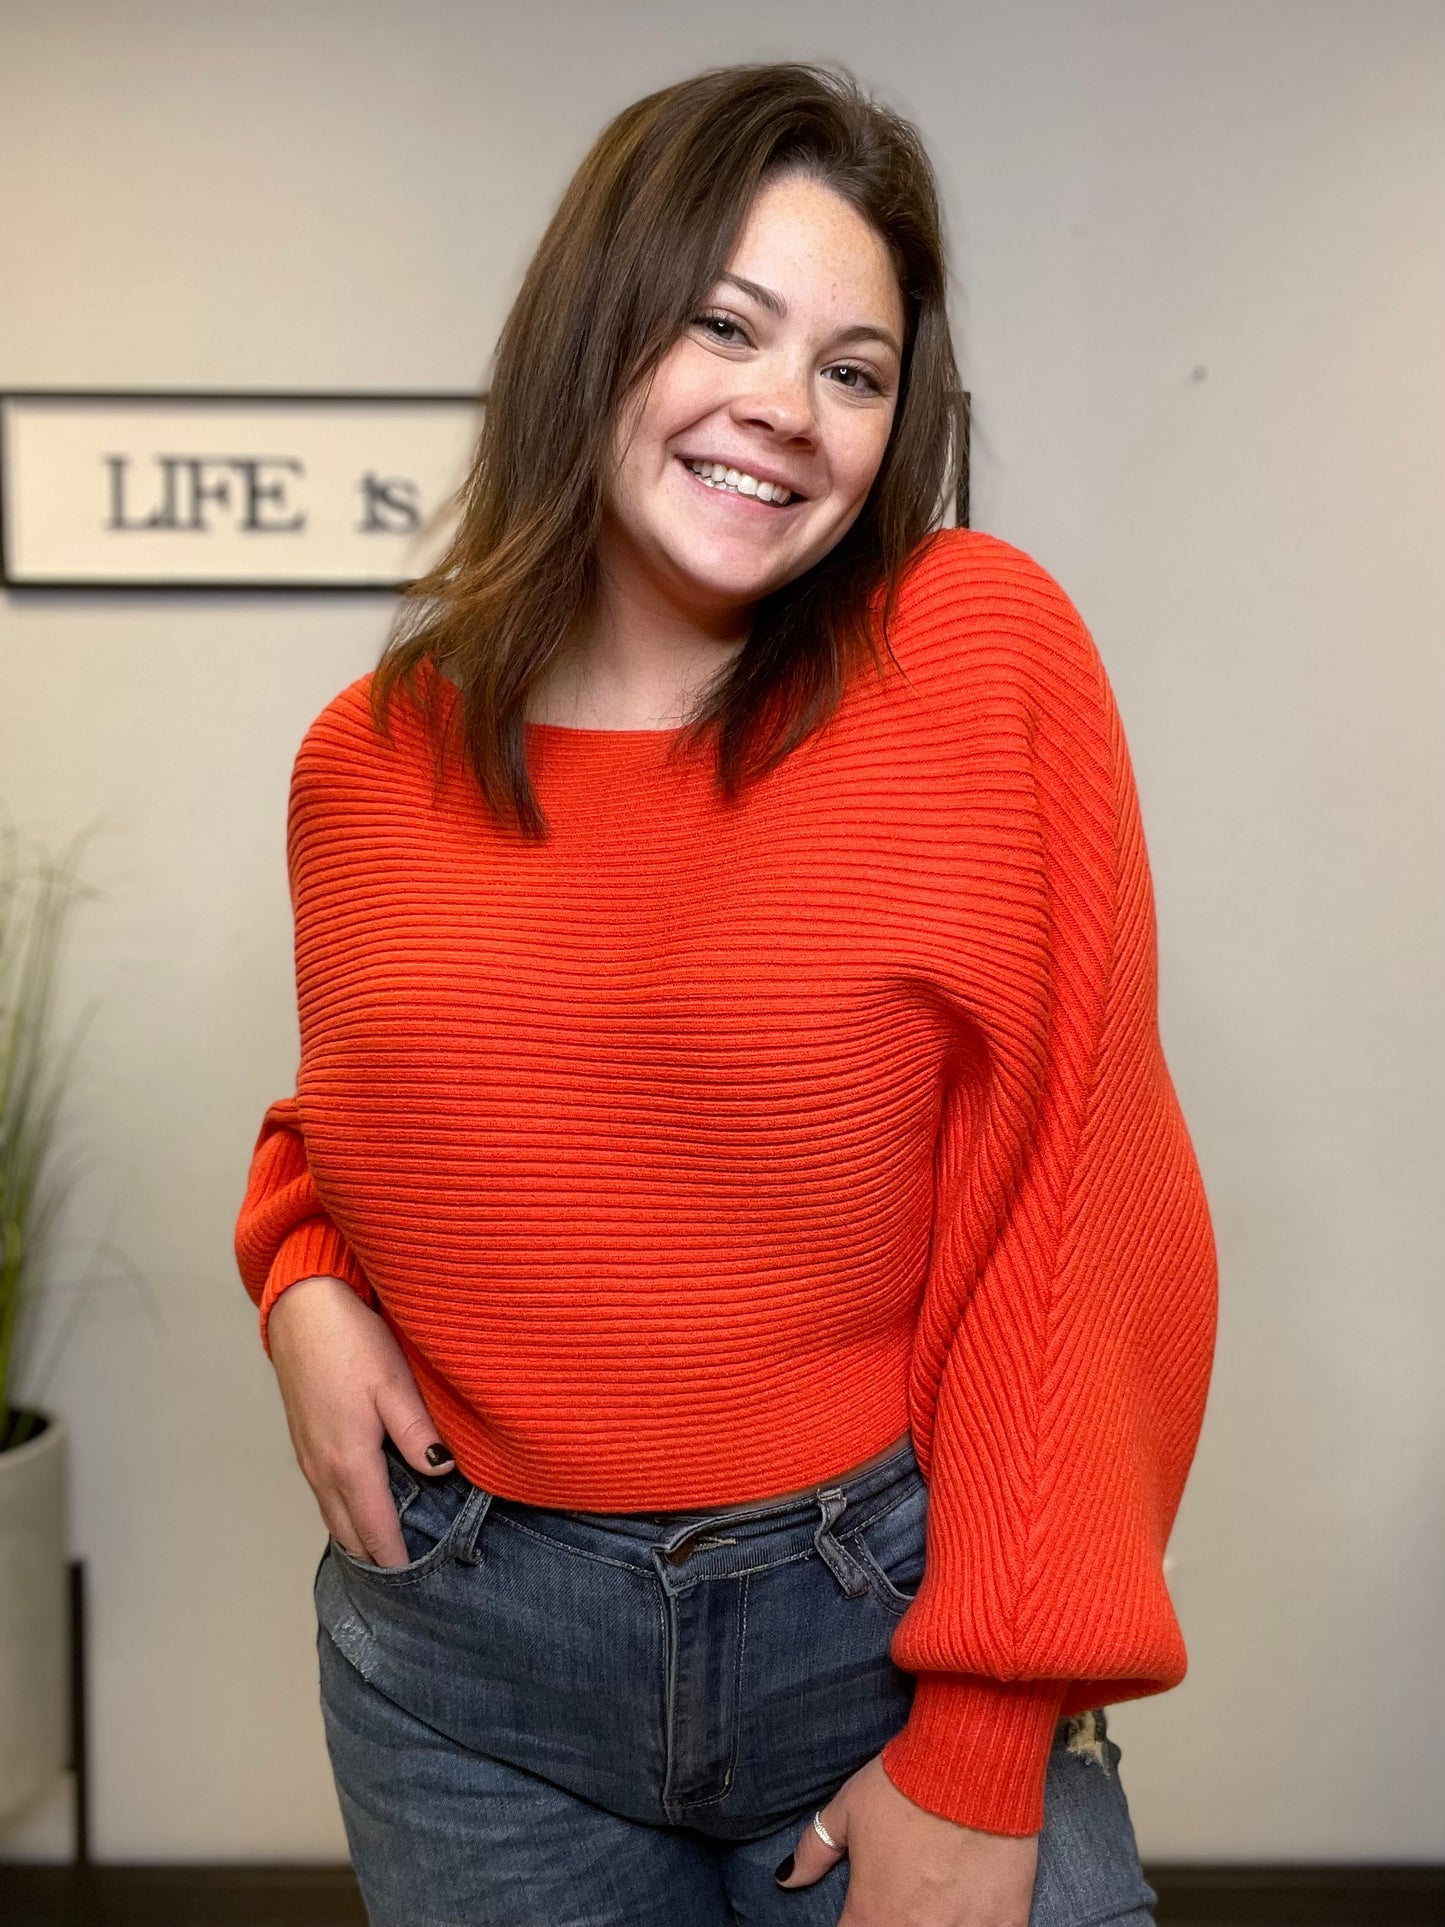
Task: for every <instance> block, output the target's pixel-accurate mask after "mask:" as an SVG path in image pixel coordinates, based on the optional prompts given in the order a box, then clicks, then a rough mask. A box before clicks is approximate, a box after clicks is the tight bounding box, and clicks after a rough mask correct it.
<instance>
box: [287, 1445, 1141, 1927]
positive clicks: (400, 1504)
mask: <svg viewBox="0 0 1445 1927" xmlns="http://www.w3.org/2000/svg"><path fill="white" fill-rule="evenodd" d="M384 1449H385V1452H386V1459H387V1465H388V1469H389V1473H390V1478H391V1490H392V1495H393V1497H394V1499H395V1502H396V1506H397V1512H398V1516H399V1518H400V1522H401V1530H402V1535H403V1538H404V1539H405V1541H406V1547H407V1551H408V1553H409V1554H410V1559H409V1562H408V1563H407V1564H406V1565H402V1566H396V1567H382V1566H373V1565H371V1564H369V1563H368V1562H366V1561H363V1560H359V1559H355V1558H353V1557H352V1556H351V1555H350V1554H349V1553H347V1552H345V1551H343V1550H342V1548H341V1547H340V1546H339V1545H337V1544H336V1542H335V1540H334V1539H332V1540H330V1541H329V1542H328V1544H327V1547H326V1550H325V1552H324V1553H323V1554H322V1557H321V1561H320V1564H319V1566H318V1567H317V1571H316V1580H315V1587H314V1593H315V1602H316V1611H317V1621H318V1625H317V1654H318V1659H319V1662H320V1682H321V1708H322V1715H323V1719H324V1723H325V1731H326V1742H327V1747H328V1751H329V1754H330V1758H331V1764H332V1769H333V1772H334V1775H335V1779H336V1788H337V1794H338V1797H339V1799H340V1803H341V1812H342V1818H343V1821H344V1824H345V1827H346V1834H347V1840H348V1843H349V1845H350V1849H351V1857H352V1864H353V1866H354V1868H355V1871H356V1875H357V1879H358V1881H359V1884H360V1887H361V1892H362V1896H363V1898H364V1900H365V1903H366V1907H367V1912H368V1917H369V1920H370V1922H371V1927H734V1924H735V1923H739V1922H749V1923H760V1924H762V1923H766V1927H774V1923H776V1924H777V1927H783V1924H784V1923H792V1924H793V1927H835V1923H836V1922H837V1920H838V1917H839V1914H840V1913H841V1911H842V1907H843V1900H844V1895H845V1893H846V1891H847V1883H848V1861H847V1858H846V1856H845V1857H844V1858H843V1859H842V1860H840V1861H839V1862H838V1864H837V1865H836V1866H834V1867H833V1868H832V1869H831V1870H830V1871H829V1872H828V1873H827V1874H826V1875H825V1876H824V1877H823V1878H822V1879H821V1880H819V1881H818V1882H816V1883H815V1884H814V1885H813V1886H811V1887H797V1888H791V1889H784V1888H780V1887H778V1886H777V1884H776V1882H775V1881H774V1878H773V1870H774V1868H775V1867H776V1866H777V1865H778V1863H779V1862H780V1861H781V1860H783V1859H784V1858H785V1857H786V1855H787V1854H788V1853H790V1852H791V1851H792V1849H793V1847H794V1845H795V1843H796V1841H797V1837H798V1834H799V1831H800V1829H801V1828H802V1827H803V1826H805V1825H806V1824H807V1823H808V1821H809V1820H810V1819H811V1817H812V1815H813V1812H814V1811H815V1809H816V1808H818V1807H820V1806H822V1805H823V1804H824V1802H825V1801H827V1800H829V1799H831V1798H832V1796H833V1795H834V1794H835V1793H836V1792H837V1791H838V1789H839V1788H840V1787H841V1786H842V1784H843V1782H844V1781H845V1780H846V1779H847V1778H848V1777H849V1775H850V1774H852V1773H854V1772H856V1770H857V1769H858V1768H859V1767H860V1766H862V1765H863V1764H864V1762H865V1761H866V1760H868V1759H870V1758H871V1757H872V1756H873V1755H874V1754H875V1753H877V1752H878V1751H879V1750H880V1749H881V1747H882V1746H883V1743H884V1741H885V1740H887V1739H888V1738H889V1737H890V1735H892V1734H893V1733H896V1732H897V1731H898V1729H899V1728H900V1727H901V1726H902V1725H903V1723H904V1721H905V1720H906V1719H907V1716H908V1709H909V1703H910V1700H911V1697H912V1692H913V1680H912V1676H911V1675H910V1674H907V1673H904V1672H902V1671H900V1670H899V1669H898V1668H897V1667H896V1666H894V1664H893V1662H892V1661H891V1659H890V1658H889V1656H888V1646H889V1641H890V1639H891V1638H892V1635H893V1632H894V1629H895V1627H896V1626H897V1624H898V1621H899V1619H900V1618H901V1616H902V1614H903V1613H904V1611H905V1610H906V1609H907V1606H908V1604H909V1601H910V1599H911V1597H912V1595H913V1592H914V1590H915V1589H916V1588H917V1585H918V1582H919V1579H920V1577H921V1575H922V1571H923V1558H924V1523H925V1515H926V1510H927V1500H928V1491H927V1487H926V1485H925V1484H924V1482H923V1479H922V1476H921V1474H920V1473H919V1470H918V1465H917V1461H916V1459H915V1458H914V1455H913V1450H912V1446H911V1444H910V1443H908V1442H907V1441H905V1442H904V1443H903V1444H902V1445H901V1446H900V1447H899V1449H898V1451H897V1452H895V1453H893V1454H891V1455H890V1456H889V1458H888V1459H887V1460H886V1461H885V1462H884V1463H883V1464H882V1465H879V1466H876V1467H874V1468H873V1469H872V1470H870V1471H868V1472H865V1473H862V1474H860V1475H858V1476H857V1477H855V1478H852V1479H847V1480H842V1481H840V1482H838V1483H836V1484H834V1485H832V1486H824V1487H820V1488H819V1490H818V1491H817V1493H816V1494H815V1495H813V1496H811V1497H809V1498H808V1499H806V1500H790V1501H785V1502H780V1501H776V1500H774V1501H770V1502H762V1503H759V1504H758V1505H756V1506H751V1507H749V1508H747V1510H746V1511H745V1512H737V1513H718V1512H716V1511H714V1512H712V1513H708V1512H705V1511H698V1512H671V1513H651V1514H641V1513H590V1512H579V1511H570V1510H561V1509H559V1510H551V1509H549V1508H546V1507H539V1506H531V1505H525V1504H522V1503H520V1502H519V1501H516V1500H512V1499H505V1498H500V1497H497V1496H495V1495H494V1494H492V1493H489V1492H486V1491H484V1490H482V1489H481V1488H480V1487H478V1486H474V1485H473V1484H471V1482H470V1481H469V1480H468V1479H466V1478H465V1477H464V1476H463V1475H462V1474H461V1473H460V1472H459V1471H453V1472H449V1473H444V1474H442V1475H440V1476H437V1477H429V1476H427V1475H425V1474H421V1473H417V1472H413V1471H412V1470H411V1469H410V1467H408V1465H407V1464H406V1462H405V1460H404V1459H403V1458H402V1457H401V1455H400V1453H399V1452H397V1450H396V1449H395V1447H394V1446H393V1445H392V1444H391V1442H390V1440H387V1441H386V1442H385V1447H384ZM1118 1768H1119V1747H1118V1746H1117V1744H1116V1743H1115V1742H1114V1741H1113V1740H1112V1739H1110V1738H1109V1737H1108V1733H1107V1726H1106V1721H1105V1716H1104V1713H1103V1711H1102V1709H1101V1710H1099V1711H1098V1712H1096V1713H1085V1714H1080V1715H1077V1716H1075V1717H1074V1719H1072V1720H1067V1719H1066V1720H1061V1721H1060V1723H1059V1726H1058V1728H1057V1731H1056V1733H1055V1738H1054V1744H1053V1748H1052V1751H1051V1753H1050V1756H1049V1763H1048V1777H1047V1782H1046V1788H1045V1816H1044V1827H1043V1831H1042V1833H1041V1835H1040V1837H1039V1863H1038V1876H1037V1880H1036V1884H1035V1889H1034V1902H1033V1908H1032V1912H1031V1914H1030V1917H1029V1918H1030V1927H1094V1923H1100V1922H1106V1921H1107V1922H1113V1923H1117V1924H1118V1927H1148V1923H1150V1922H1152V1919H1153V1915H1152V1912H1151V1911H1150V1910H1151V1908H1152V1907H1153V1905H1154V1903H1155V1901H1156V1900H1157V1896H1156V1894H1155V1893H1154V1891H1153V1889H1152V1888H1151V1887H1150V1886H1149V1885H1148V1884H1147V1882H1146V1881H1145V1879H1144V1876H1143V1872H1142V1870H1141V1868H1140V1864H1139V1856H1138V1851H1137V1848H1136V1845H1135V1840H1134V1831H1133V1826H1132V1824H1131V1821H1130V1818H1129V1809H1128V1804H1127V1802H1126V1800H1125V1797H1124V1790H1123V1787H1122V1786H1121V1784H1120V1780H1119V1772H1118Z"/></svg>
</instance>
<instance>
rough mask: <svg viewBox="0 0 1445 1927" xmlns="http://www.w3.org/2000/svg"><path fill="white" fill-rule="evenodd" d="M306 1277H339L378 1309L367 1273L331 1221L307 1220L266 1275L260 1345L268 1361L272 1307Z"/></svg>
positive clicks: (281, 1249)
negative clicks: (282, 1295)
mask: <svg viewBox="0 0 1445 1927" xmlns="http://www.w3.org/2000/svg"><path fill="white" fill-rule="evenodd" d="M303 1278H340V1279H342V1280H344V1281H345V1283H346V1284H348V1285H350V1286H351V1289H352V1290H353V1291H354V1292H355V1293H356V1295H357V1297H358V1298H359V1299H360V1300H361V1302H362V1304H364V1305H366V1306H367V1307H368V1308H369V1309H370V1310H372V1311H375V1310H376V1294H375V1293H374V1292H373V1291H372V1289H371V1286H370V1285H369V1284H368V1283H367V1281H366V1273H365V1272H364V1271H363V1270H362V1269H361V1266H360V1265H359V1264H358V1263H357V1262H356V1256H355V1253H354V1252H353V1251H352V1249H351V1246H350V1245H349V1244H348V1243H347V1242H346V1240H345V1238H343V1237H342V1235H341V1233H340V1232H339V1231H338V1230H337V1229H336V1226H335V1225H334V1224H333V1223H332V1222H331V1220H330V1218H305V1219H303V1220H302V1222H301V1223H300V1224H298V1225H297V1226H296V1227H295V1229H294V1230H292V1231H289V1232H287V1234H286V1236H285V1238H284V1239H283V1240H282V1242H281V1244H280V1246H279V1247H278V1249H277V1252H276V1256H275V1257H274V1258H273V1259H272V1260H271V1269H270V1270H269V1271H268V1272H267V1273H266V1286H265V1289H264V1290H263V1291H262V1293H261V1346H262V1349H263V1350H264V1351H265V1354H266V1356H267V1358H269V1357H270V1356H271V1338H270V1332H269V1329H268V1328H269V1326H270V1323H271V1307H272V1306H273V1305H274V1304H275V1302H276V1300H277V1299H278V1298H279V1297H280V1296H281V1294H282V1292H283V1291H285V1289H286V1287H287V1286H288V1285H295V1284H299V1283H300V1282H301V1280H302V1279H303Z"/></svg>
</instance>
